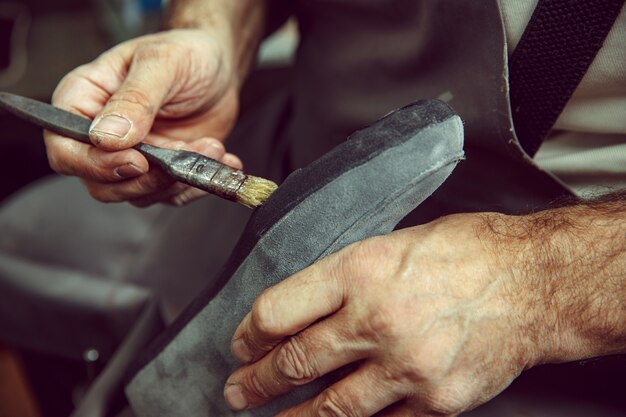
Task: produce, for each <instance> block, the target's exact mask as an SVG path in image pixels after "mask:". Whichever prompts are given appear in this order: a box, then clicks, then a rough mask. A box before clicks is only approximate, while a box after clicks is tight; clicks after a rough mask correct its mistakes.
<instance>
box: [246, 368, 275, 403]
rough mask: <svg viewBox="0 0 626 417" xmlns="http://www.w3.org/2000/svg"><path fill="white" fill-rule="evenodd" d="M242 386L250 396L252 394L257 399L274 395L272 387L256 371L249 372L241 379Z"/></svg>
mask: <svg viewBox="0 0 626 417" xmlns="http://www.w3.org/2000/svg"><path fill="white" fill-rule="evenodd" d="M241 386H242V387H243V388H244V390H245V391H246V392H247V393H248V394H249V395H248V397H249V396H252V397H254V398H256V399H257V400H264V399H268V398H270V397H271V396H272V394H271V391H270V389H269V388H268V387H267V385H266V384H265V383H264V382H263V380H262V378H259V375H258V374H257V373H256V372H249V373H247V374H246V375H245V376H244V377H243V379H242V381H241Z"/></svg>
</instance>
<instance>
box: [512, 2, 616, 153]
mask: <svg viewBox="0 0 626 417" xmlns="http://www.w3.org/2000/svg"><path fill="white" fill-rule="evenodd" d="M623 4H624V0H539V3H538V4H537V7H536V8H535V11H534V13H533V15H532V17H531V19H530V22H529V23H528V26H527V27H526V30H525V31H524V34H523V35H522V38H521V39H520V42H519V44H518V45H517V48H516V49H515V51H514V52H513V55H512V56H511V59H510V61H509V85H510V94H511V108H512V110H513V122H514V125H515V132H516V134H517V137H518V139H519V141H520V143H521V145H522V147H523V148H524V150H525V151H526V152H527V153H528V154H529V155H530V156H533V155H534V154H535V153H536V152H537V150H538V149H539V146H540V145H541V143H542V142H543V140H544V138H545V137H546V135H547V134H548V132H549V131H550V129H551V128H552V126H553V125H554V123H555V122H556V119H557V118H558V117H559V114H560V113H561V111H562V110H563V108H564V107H565V105H566V104H567V102H568V101H569V99H570V97H571V96H572V94H573V93H574V90H576V87H577V86H578V84H579V83H580V81H581V80H582V78H583V76H584V75H585V73H586V72H587V70H588V68H589V66H590V65H591V62H592V61H593V59H594V58H595V56H596V54H597V53H598V51H599V50H600V48H601V47H602V44H603V43H604V39H605V38H606V36H607V35H608V33H609V31H610V30H611V27H612V26H613V23H614V22H615V19H616V18H617V16H618V14H619V12H620V10H621V8H622V5H623Z"/></svg>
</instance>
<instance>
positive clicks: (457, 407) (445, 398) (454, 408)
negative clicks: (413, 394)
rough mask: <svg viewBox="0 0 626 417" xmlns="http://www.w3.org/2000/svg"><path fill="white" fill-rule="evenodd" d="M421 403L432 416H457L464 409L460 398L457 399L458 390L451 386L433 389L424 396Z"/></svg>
mask: <svg viewBox="0 0 626 417" xmlns="http://www.w3.org/2000/svg"><path fill="white" fill-rule="evenodd" d="M423 401H424V405H426V407H427V408H428V410H429V411H430V413H431V414H434V415H443V416H449V415H457V414H459V413H460V412H462V411H463V409H464V408H466V407H465V404H463V400H462V398H461V397H459V393H458V390H457V389H455V387H452V386H445V385H444V386H438V387H435V388H433V389H432V390H431V392H430V393H429V394H427V395H425V396H424V398H423ZM468 405H469V404H468Z"/></svg>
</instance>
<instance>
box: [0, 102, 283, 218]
mask: <svg viewBox="0 0 626 417" xmlns="http://www.w3.org/2000/svg"><path fill="white" fill-rule="evenodd" d="M0 108H3V109H4V110H7V111H9V112H10V113H13V114H15V115H16V116H18V117H21V118H23V119H24V120H26V121H29V122H32V123H34V124H36V125H38V126H41V127H43V128H45V129H48V130H50V131H53V132H55V133H57V134H59V135H62V136H66V137H69V138H72V139H76V140H78V141H81V142H83V143H87V144H90V143H91V141H90V139H89V127H90V124H91V121H90V120H88V119H86V118H84V117H81V116H78V115H75V114H73V113H70V112H66V111H64V110H61V109H58V108H56V107H53V106H50V105H48V104H45V103H42V102H39V101H35V100H31V99H28V98H26V97H21V96H17V95H14V94H9V93H4V92H0ZM133 148H134V149H136V150H138V151H139V152H141V153H142V154H143V155H144V156H145V157H146V158H147V159H148V160H149V161H150V162H151V163H154V164H156V165H157V166H159V167H160V168H161V169H163V170H164V171H165V172H166V173H167V174H168V175H169V176H171V177H172V178H173V179H175V180H177V181H180V182H183V183H185V184H188V185H191V186H192V187H196V188H199V189H201V190H204V191H207V192H209V193H211V194H214V195H217V196H219V197H222V198H225V199H227V200H232V201H236V202H238V203H240V204H243V205H245V206H248V207H256V206H259V205H261V204H263V203H264V202H265V200H266V199H267V198H268V197H269V196H270V195H271V194H272V192H273V191H274V190H275V189H276V187H277V186H276V184H274V183H273V182H271V181H269V180H266V179H263V178H259V177H254V176H251V175H247V174H245V173H244V172H243V171H241V170H238V169H235V168H232V167H229V166H228V165H225V164H223V163H221V162H218V161H216V160H214V159H211V158H208V157H206V156H203V155H200V154H198V153H195V152H189V151H183V150H171V149H163V148H159V147H156V146H152V145H149V144H146V143H139V144H137V145H135V146H134V147H133Z"/></svg>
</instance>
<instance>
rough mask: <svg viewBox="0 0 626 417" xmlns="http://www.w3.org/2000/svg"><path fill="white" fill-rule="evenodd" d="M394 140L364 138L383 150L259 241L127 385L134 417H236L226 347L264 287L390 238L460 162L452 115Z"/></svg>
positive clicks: (267, 411) (308, 391) (264, 411)
mask: <svg viewBox="0 0 626 417" xmlns="http://www.w3.org/2000/svg"><path fill="white" fill-rule="evenodd" d="M425 105H428V104H425ZM413 110H414V109H413V108H411V107H409V108H406V109H401V110H399V111H398V112H410V111H413ZM398 134H400V133H398V131H394V130H391V131H384V130H383V131H382V132H380V134H378V135H373V136H369V137H368V138H367V140H369V141H375V143H376V144H377V145H378V147H379V148H382V149H385V150H384V151H383V152H381V153H376V154H373V155H372V157H371V159H369V160H368V161H367V162H365V163H363V164H361V165H358V166H355V167H351V166H346V167H345V172H341V173H340V175H339V176H338V177H336V178H335V179H334V180H332V181H331V182H330V183H328V184H326V185H325V186H324V187H323V188H321V189H319V190H317V191H316V192H314V193H313V194H311V195H309V196H308V197H307V198H305V199H304V200H303V201H301V202H300V203H299V204H298V205H297V206H295V207H294V208H293V209H292V210H290V211H289V212H287V214H285V215H284V216H283V217H281V218H280V219H279V220H278V221H277V222H276V223H275V224H274V225H273V226H272V227H271V228H270V229H269V230H267V231H266V232H265V234H263V235H262V237H261V238H260V240H259V241H258V242H257V244H256V245H255V246H254V248H253V249H252V251H251V253H250V254H249V256H248V257H247V258H246V259H245V260H244V262H243V263H242V264H241V265H240V266H239V268H238V269H237V270H236V272H235V274H234V275H233V276H232V278H231V279H230V280H229V281H228V283H227V284H226V286H225V287H224V288H223V289H222V291H221V292H220V293H219V294H218V295H217V296H216V297H215V298H214V299H213V300H211V301H210V302H209V303H208V304H207V305H206V307H205V308H204V309H202V311H201V312H200V313H199V314H197V315H196V316H195V317H194V318H193V319H192V320H191V321H190V322H188V323H187V324H186V326H185V327H184V328H183V329H182V330H181V331H180V332H179V333H178V334H177V335H176V337H175V338H174V339H173V340H172V341H171V342H170V343H169V344H168V345H167V346H166V347H164V349H163V350H162V351H161V353H160V354H159V355H158V356H157V357H156V358H155V359H154V360H153V361H152V362H150V363H149V364H148V365H146V366H145V367H144V368H143V369H141V370H140V371H139V372H138V373H137V374H136V375H135V376H134V378H133V379H132V380H131V382H130V383H129V385H128V386H127V389H126V394H127V397H128V399H129V401H130V403H131V405H132V407H133V410H134V411H135V413H136V414H137V415H138V416H141V417H148V416H163V415H167V416H206V415H210V416H218V415H219V416H226V415H231V414H234V413H233V412H232V411H230V410H229V409H228V408H227V406H226V404H225V402H224V400H223V395H222V392H223V386H224V383H225V381H226V378H227V377H228V375H229V373H230V372H232V371H233V370H234V369H236V367H237V363H236V361H235V360H234V358H233V357H232V355H231V354H230V351H229V347H230V338H231V336H232V334H233V332H234V330H235V328H236V326H237V325H238V323H239V322H240V320H241V319H242V318H243V316H244V315H245V314H246V312H247V311H248V310H249V309H250V307H251V305H252V303H253V301H254V299H255V298H256V297H257V296H258V295H259V294H260V293H261V292H262V291H263V290H264V289H265V288H267V287H269V286H272V285H274V284H276V283H278V282H279V281H281V280H283V279H284V278H286V277H288V276H289V275H291V274H293V273H295V272H297V271H299V270H301V269H303V268H305V267H306V266H308V265H310V264H311V263H313V262H315V261H316V260H318V259H320V258H322V257H324V256H326V255H328V254H330V253H332V252H335V251H337V250H339V249H341V248H342V247H344V246H346V245H348V244H350V243H352V242H355V241H358V240H361V239H364V238H366V237H368V236H373V235H380V234H384V233H387V232H389V231H391V230H392V229H393V227H394V226H395V225H396V224H397V223H398V222H399V221H400V219H402V218H403V217H404V216H405V215H406V214H407V213H408V212H410V211H411V210H412V209H414V208H415V207H416V206H417V205H418V204H419V203H420V202H421V201H423V200H424V199H426V197H428V196H429V195H430V194H431V193H432V192H433V191H434V190H435V189H436V188H437V187H438V186H439V185H440V184H441V183H442V182H443V181H444V180H445V178H446V177H447V176H448V175H449V174H450V173H451V172H452V169H453V168H454V166H455V165H456V163H457V162H458V161H459V160H460V159H461V158H462V155H463V153H462V124H461V121H460V119H459V118H458V116H452V117H449V118H447V119H446V120H445V121H443V122H439V123H432V124H430V125H428V126H427V127H425V128H424V129H422V130H419V131H418V132H416V133H414V134H411V135H407V136H406V137H405V138H403V139H404V140H403V141H401V142H399V143H395V144H392V145H390V142H391V141H389V140H388V138H389V137H391V136H393V135H396V136H397V135H398ZM359 145H360V143H356V144H355V146H359ZM346 149H347V151H349V147H347V148H346ZM338 163H341V161H340V160H338ZM340 169H341V168H340ZM286 183H289V179H287V181H286ZM291 185H294V184H291ZM296 186H297V184H296ZM337 375H338V374H337V372H335V373H331V374H330V375H328V376H326V377H324V378H321V379H320V380H318V381H315V382H314V383H311V384H310V385H308V386H306V387H302V388H300V389H298V390H296V391H295V392H293V393H291V394H290V395H287V396H285V397H283V398H281V399H280V400H278V401H275V402H272V403H270V404H269V405H267V406H264V407H262V408H259V409H257V410H254V411H248V412H244V413H243V415H256V416H269V415H273V414H275V413H276V412H277V411H279V410H281V409H284V408H286V407H288V406H290V405H294V404H296V403H298V402H301V401H302V400H304V399H306V398H309V397H311V396H312V395H313V394H315V393H317V392H319V391H320V390H322V389H323V388H324V387H325V386H326V385H328V384H329V383H330V382H331V381H333V380H334V379H335V378H336V377H337Z"/></svg>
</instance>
